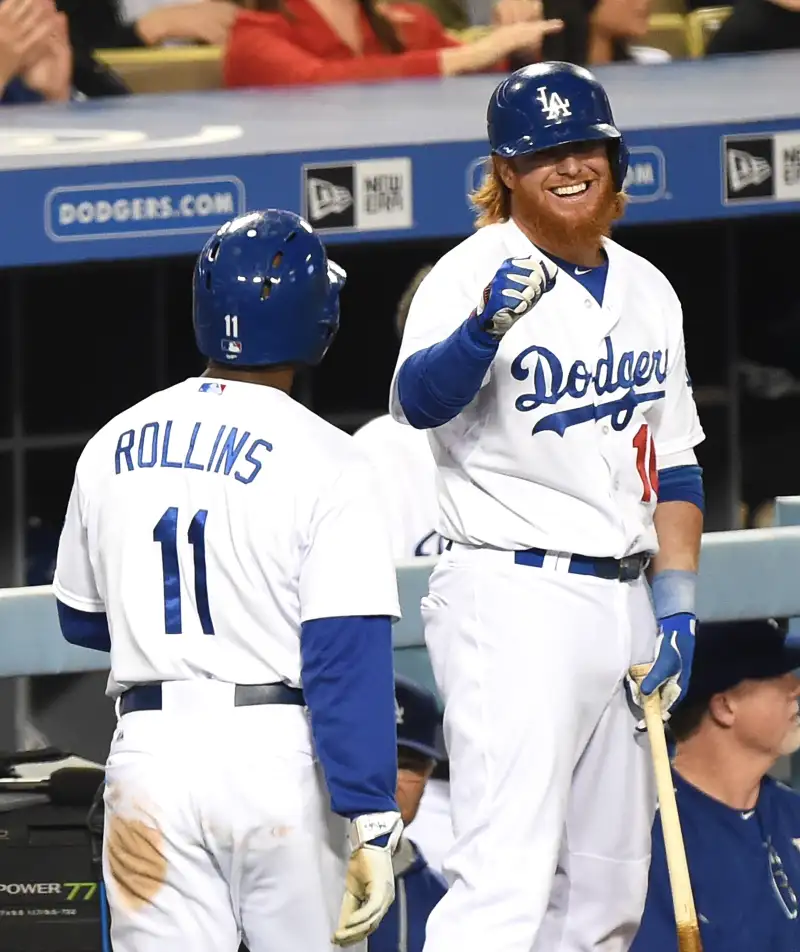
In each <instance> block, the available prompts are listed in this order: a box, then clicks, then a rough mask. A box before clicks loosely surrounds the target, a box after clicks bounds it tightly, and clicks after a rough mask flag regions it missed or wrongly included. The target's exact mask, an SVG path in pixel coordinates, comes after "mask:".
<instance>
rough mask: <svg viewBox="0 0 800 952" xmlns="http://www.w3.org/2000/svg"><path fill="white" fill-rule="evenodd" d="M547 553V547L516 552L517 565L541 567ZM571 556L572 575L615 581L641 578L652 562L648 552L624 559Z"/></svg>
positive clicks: (629, 580) (570, 568) (631, 580)
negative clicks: (591, 576)
mask: <svg viewBox="0 0 800 952" xmlns="http://www.w3.org/2000/svg"><path fill="white" fill-rule="evenodd" d="M546 555H547V550H546V549H524V550H523V551H522V552H515V553H514V561H515V562H516V564H517V565H532V566H534V568H539V569H540V568H541V567H542V566H543V565H544V559H545V556H546ZM564 558H569V569H568V570H567V571H568V572H570V573H571V574H572V575H593V576H594V577H595V578H605V579H608V580H609V581H614V582H633V581H634V580H635V579H637V578H639V576H640V575H641V574H642V572H643V571H644V570H645V569H646V568H647V566H648V563H649V562H650V556H649V555H647V553H646V552H637V553H636V555H626V556H625V557H624V558H622V559H611V558H601V557H595V556H591V555H569V556H567V555H565V556H564Z"/></svg>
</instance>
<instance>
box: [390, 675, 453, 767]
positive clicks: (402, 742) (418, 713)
mask: <svg viewBox="0 0 800 952" xmlns="http://www.w3.org/2000/svg"><path fill="white" fill-rule="evenodd" d="M394 711H395V720H396V722H397V746H398V747H408V748H409V749H410V750H415V751H417V753H420V754H422V755H423V756H424V757H430V758H431V759H432V760H441V757H442V754H441V751H440V749H439V747H438V745H437V738H438V734H439V725H440V724H441V720H442V719H441V715H440V713H439V705H438V704H437V703H436V698H435V697H434V696H433V694H431V692H430V691H428V690H427V689H426V688H423V687H421V686H420V685H419V684H415V682H414V681H411V680H410V679H409V678H406V677H404V676H403V675H401V674H397V675H395V679H394Z"/></svg>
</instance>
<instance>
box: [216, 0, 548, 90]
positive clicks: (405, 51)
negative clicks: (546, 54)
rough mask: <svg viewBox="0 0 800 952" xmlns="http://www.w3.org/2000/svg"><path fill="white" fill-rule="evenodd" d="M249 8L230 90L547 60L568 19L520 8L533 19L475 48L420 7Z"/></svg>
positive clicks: (300, 1)
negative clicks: (551, 41) (546, 45)
mask: <svg viewBox="0 0 800 952" xmlns="http://www.w3.org/2000/svg"><path fill="white" fill-rule="evenodd" d="M259 7H260V9H259V10H257V11H252V12H251V11H244V10H243V11H241V12H240V13H239V15H238V17H237V18H236V21H235V23H234V25H233V29H232V30H231V33H230V36H229V39H228V45H227V48H226V54H225V63H224V72H223V75H224V82H225V85H226V86H229V87H239V86H290V85H299V84H304V83H309V84H310V83H320V84H322V83H347V82H365V81H366V82H370V81H380V80H394V79H404V78H410V77H421V76H456V75H458V74H460V73H476V72H485V71H489V70H494V69H498V68H500V69H502V68H505V66H506V61H507V59H508V58H509V57H512V56H514V54H524V55H525V56H526V57H527V61H528V62H533V61H535V60H538V59H539V58H540V56H539V54H540V50H541V44H542V41H543V39H544V37H545V36H547V35H548V34H551V33H556V32H557V31H558V30H560V29H561V26H562V24H561V21H560V20H542V19H541V4H540V3H535V2H530V3H529V4H527V5H524V4H521V5H519V10H520V15H521V16H528V17H529V19H517V20H516V22H513V23H508V24H505V25H500V26H496V27H495V28H493V29H492V30H491V31H490V32H489V33H488V34H487V35H485V36H483V37H481V38H480V39H477V40H475V41H473V42H471V43H460V42H458V41H457V40H454V39H453V38H452V37H450V36H448V34H447V33H446V32H445V30H444V28H443V27H442V25H441V23H439V21H438V20H437V19H436V17H435V16H434V15H433V14H432V13H431V12H430V11H429V10H428V9H426V8H425V7H423V6H421V5H419V4H416V3H392V4H385V5H381V6H380V7H378V6H377V5H376V4H375V2H374V0H260V2H259ZM523 11H525V12H523Z"/></svg>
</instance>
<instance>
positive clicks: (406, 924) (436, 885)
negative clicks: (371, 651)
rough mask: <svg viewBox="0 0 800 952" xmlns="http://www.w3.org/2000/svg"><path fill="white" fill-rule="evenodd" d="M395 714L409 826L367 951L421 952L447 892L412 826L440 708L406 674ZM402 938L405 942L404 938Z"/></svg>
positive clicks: (402, 802) (400, 785) (400, 788)
mask: <svg viewBox="0 0 800 952" xmlns="http://www.w3.org/2000/svg"><path fill="white" fill-rule="evenodd" d="M395 712H396V715H397V767H398V769H397V805H398V806H399V808H400V812H401V813H402V815H403V824H404V826H405V827H406V829H405V830H404V831H403V836H402V837H401V838H400V843H399V844H398V847H397V851H396V852H395V854H394V858H393V860H392V864H393V866H394V876H395V901H394V902H393V903H392V905H391V906H390V907H389V911H388V912H387V913H386V915H385V916H384V918H383V919H382V920H381V924H380V925H379V926H378V928H377V929H376V931H375V932H374V933H373V934H372V935H371V936H370V938H369V952H396V950H397V949H403V950H404V952H422V947H423V945H424V942H425V926H426V924H427V922H428V916H429V915H430V913H431V911H432V910H433V908H434V906H435V905H436V903H437V902H439V900H440V899H441V898H442V896H443V895H444V894H445V893H446V892H447V883H446V882H445V881H444V880H443V879H442V877H441V876H440V875H439V874H438V873H435V872H434V871H433V870H432V869H431V868H430V867H429V866H428V864H427V863H426V861H425V857H424V856H423V855H422V851H421V850H420V848H419V846H418V845H417V844H416V843H415V842H413V841H412V840H411V839H410V837H409V835H408V828H409V827H410V826H411V825H412V823H413V820H414V817H415V816H416V815H417V811H418V810H419V805H420V800H421V799H422V794H423V792H424V791H425V786H426V784H427V783H428V779H429V778H430V775H431V771H432V770H433V768H434V765H435V764H436V761H437V759H438V758H439V752H438V751H437V749H436V730H437V727H438V724H439V720H440V718H439V708H438V705H437V703H436V699H435V698H434V697H433V695H432V694H431V693H430V692H428V691H426V690H425V689H424V688H421V687H419V685H417V684H415V683H414V682H413V681H410V680H409V679H408V678H404V677H402V676H400V675H397V677H396V679H395ZM403 940H404V941H403Z"/></svg>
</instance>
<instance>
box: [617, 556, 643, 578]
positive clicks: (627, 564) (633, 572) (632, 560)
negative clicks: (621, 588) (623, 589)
mask: <svg viewBox="0 0 800 952" xmlns="http://www.w3.org/2000/svg"><path fill="white" fill-rule="evenodd" d="M641 573H642V557H641V556H640V555H626V556H625V557H624V558H622V559H620V560H619V575H618V576H617V578H618V579H619V581H620V582H634V581H636V579H637V578H639V576H640V575H641Z"/></svg>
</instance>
